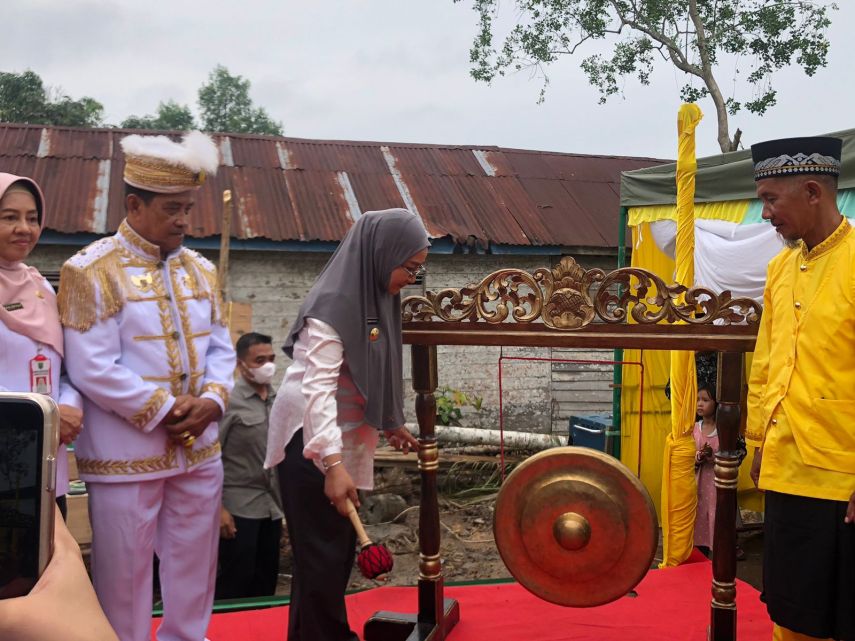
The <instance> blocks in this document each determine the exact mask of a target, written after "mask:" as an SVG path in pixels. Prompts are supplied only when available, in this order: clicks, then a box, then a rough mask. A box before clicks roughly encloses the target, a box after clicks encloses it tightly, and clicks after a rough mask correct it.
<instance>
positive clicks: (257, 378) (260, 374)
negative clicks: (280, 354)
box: [246, 363, 276, 385]
mask: <svg viewBox="0 0 855 641" xmlns="http://www.w3.org/2000/svg"><path fill="white" fill-rule="evenodd" d="M246 371H247V374H248V378H249V380H251V381H252V382H253V383H258V384H259V385H267V384H268V383H269V382H270V381H272V380H273V375H274V374H275V373H276V363H265V364H264V365H261V366H260V367H248V366H247V368H246Z"/></svg>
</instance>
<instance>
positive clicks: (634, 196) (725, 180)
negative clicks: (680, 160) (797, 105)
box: [620, 129, 855, 207]
mask: <svg viewBox="0 0 855 641" xmlns="http://www.w3.org/2000/svg"><path fill="white" fill-rule="evenodd" d="M794 135H795V134H794ZM823 135H827V136H834V137H837V138H841V139H843V167H842V169H841V174H840V183H839V187H840V189H853V188H855V129H847V130H845V131H838V132H836V133H832V134H823ZM676 171H677V164H676V163H670V164H668V165H657V166H655V167H646V168H644V169H636V170H634V171H625V172H623V173H622V174H621V179H620V204H621V206H623V207H643V206H645V205H673V204H675V203H676V201H677V187H676ZM755 197H756V192H755V188H754V178H753V172H752V163H751V150H750V149H745V150H742V151H734V152H731V153H727V154H719V155H717V156H708V157H706V158H701V159H699V160H698V174H697V183H696V188H695V202H698V203H710V202H722V201H727V200H748V199H753V198H755Z"/></svg>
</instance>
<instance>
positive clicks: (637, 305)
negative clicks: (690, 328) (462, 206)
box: [402, 256, 761, 330]
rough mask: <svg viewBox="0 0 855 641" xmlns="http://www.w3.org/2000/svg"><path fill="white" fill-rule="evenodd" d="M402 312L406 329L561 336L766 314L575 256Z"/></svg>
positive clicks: (426, 299)
mask: <svg viewBox="0 0 855 641" xmlns="http://www.w3.org/2000/svg"><path fill="white" fill-rule="evenodd" d="M402 309H403V319H404V322H410V321H432V320H436V319H438V320H440V321H446V322H457V321H472V322H478V321H483V322H486V323H491V324H498V323H505V322H515V323H543V324H544V325H546V326H547V327H550V328H552V329H559V330H574V329H579V328H581V327H585V326H586V325H588V324H590V323H592V322H594V321H596V320H599V321H603V322H606V323H624V322H626V321H627V319H628V317H630V316H631V317H632V320H633V321H635V322H636V323H641V324H653V323H659V322H662V321H665V322H667V323H676V322H681V321H683V322H687V323H691V324H694V325H706V324H713V323H715V324H723V325H731V324H739V323H746V324H749V325H755V324H758V323H759V321H760V311H761V309H760V305H758V304H757V303H756V302H755V301H754V300H752V299H750V298H733V297H732V296H731V293H730V292H729V291H724V292H722V293H721V294H716V293H715V292H713V291H712V290H710V289H707V288H705V287H694V288H692V289H687V288H686V287H683V286H682V285H668V284H666V283H665V281H663V280H662V279H661V278H660V277H659V276H657V275H656V274H654V273H652V272H649V271H647V270H644V269H640V268H637V267H624V268H622V269H616V270H614V271H611V272H605V271H603V270H602V269H589V270H586V269H584V268H583V267H581V266H580V265H579V264H578V263H577V262H576V261H575V260H574V259H573V258H572V257H570V256H565V257H564V258H562V259H561V261H560V262H559V263H558V264H557V265H556V266H555V267H553V268H552V269H547V268H539V269H536V270H535V271H534V272H531V273H529V272H526V271H524V270H521V269H500V270H497V271H495V272H493V273H492V274H490V275H489V276H487V277H486V278H484V279H483V280H482V281H481V282H480V283H478V284H473V285H469V286H467V287H463V288H461V289H443V290H440V291H438V292H427V293H426V295H425V296H410V297H408V298H406V299H405V300H404V301H403V303H402Z"/></svg>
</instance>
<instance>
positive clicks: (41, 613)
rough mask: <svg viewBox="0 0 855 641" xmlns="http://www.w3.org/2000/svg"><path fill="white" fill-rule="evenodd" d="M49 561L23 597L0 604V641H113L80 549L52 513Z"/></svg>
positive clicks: (112, 633)
mask: <svg viewBox="0 0 855 641" xmlns="http://www.w3.org/2000/svg"><path fill="white" fill-rule="evenodd" d="M54 519H55V523H54V526H55V531H56V535H55V539H54V543H55V544H54V554H53V558H52V559H51V560H50V563H48V566H47V568H46V569H45V572H44V574H43V575H42V577H41V578H40V579H39V581H38V583H36V585H35V587H34V588H33V589H32V591H31V592H30V593H29V594H28V595H27V596H22V597H18V598H16V599H7V600H5V601H0V639H14V640H15V641H46V640H48V639H51V640H52V639H63V641H118V637H117V636H116V633H115V632H114V631H113V629H112V628H111V627H110V623H109V622H108V621H107V617H106V616H104V611H103V610H102V609H101V606H100V605H99V603H98V598H97V597H96V596H95V590H94V589H93V588H92V583H91V582H90V581H89V575H87V574H86V567H85V566H84V565H83V558H82V556H81V555H80V548H79V547H78V546H77V542H76V541H75V540H74V537H72V536H71V532H69V531H68V528H67V527H66V526H65V523H64V522H63V520H62V517H61V516H60V515H59V513H58V512H56V513H55V516H54Z"/></svg>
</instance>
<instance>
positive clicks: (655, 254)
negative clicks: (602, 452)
mask: <svg viewBox="0 0 855 641" xmlns="http://www.w3.org/2000/svg"><path fill="white" fill-rule="evenodd" d="M632 233H633V244H632V247H633V249H632V263H631V264H632V266H633V267H641V268H643V269H646V270H647V271H650V272H653V273H654V274H656V275H657V276H659V277H660V278H662V280H664V281H665V282H666V283H670V282H672V281H673V280H674V261H673V260H671V258H669V257H668V256H666V255H665V254H664V253H662V251H660V249H659V248H658V247H657V246H656V241H655V240H654V239H653V234H651V233H650V230H649V229H648V224H647V223H643V224H641V225H638V226H636V227H633V229H632ZM649 295H650V296H655V295H656V293H655V291H651V292H650V293H649ZM628 322H630V323H632V322H633V321H632V317H630V319H629V321H628ZM669 354H670V352H667V351H660V350H639V349H626V350H624V352H623V357H624V360H625V361H629V362H636V363H637V362H640V363H642V364H643V365H644V386H643V390H644V393H643V395H642V393H641V392H642V386H641V380H642V379H641V368H640V367H639V366H638V365H624V366H623V368H622V370H623V373H622V377H621V418H620V426H621V428H620V429H621V447H620V457H621V461H622V462H623V463H624V465H626V466H627V467H628V468H629V469H631V470H632V471H633V472H640V473H639V478H640V479H641V482H642V483H644V486H645V487H646V488H647V491H648V492H650V497H651V498H652V499H653V503H654V505H655V506H656V513H657V514H660V515H661V514H662V510H661V509H660V503H659V498H660V495H661V490H662V485H661V484H662V445H663V443H664V442H665V438H666V437H667V436H668V434H670V433H671V405H670V403H669V401H668V398H667V397H666V396H665V384H666V383H667V382H668V376H669V373H670V361H669ZM639 407H641V408H642V410H643V413H642V416H641V419H642V420H639V414H638V411H639ZM639 452H640V453H641V464H640V465H639Z"/></svg>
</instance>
